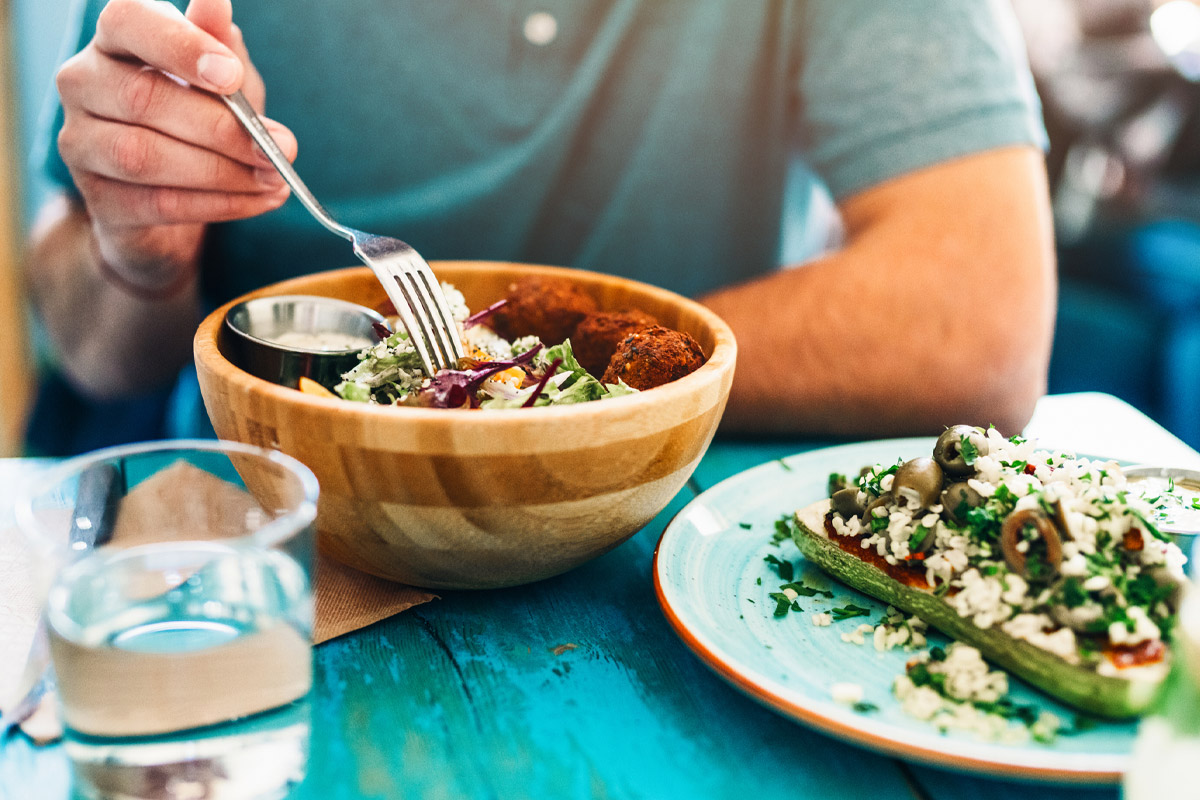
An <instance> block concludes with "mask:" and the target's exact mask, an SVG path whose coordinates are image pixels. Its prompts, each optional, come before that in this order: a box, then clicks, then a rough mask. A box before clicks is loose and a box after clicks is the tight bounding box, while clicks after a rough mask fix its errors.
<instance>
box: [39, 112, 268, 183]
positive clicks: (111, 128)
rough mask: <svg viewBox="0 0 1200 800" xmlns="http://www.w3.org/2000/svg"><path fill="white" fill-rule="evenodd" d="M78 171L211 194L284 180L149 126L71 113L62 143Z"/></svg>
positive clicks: (261, 169)
mask: <svg viewBox="0 0 1200 800" xmlns="http://www.w3.org/2000/svg"><path fill="white" fill-rule="evenodd" d="M58 146H59V151H60V152H61V153H62V156H63V160H64V161H65V162H66V163H67V164H69V165H70V166H71V167H72V168H74V169H76V170H82V171H84V172H92V173H96V174H98V175H102V176H104V177H106V178H112V179H114V180H119V181H124V182H127V183H137V184H142V185H146V186H165V187H173V188H177V189H203V190H207V191H227V192H255V191H274V190H275V189H277V188H278V187H279V184H280V182H281V181H282V179H281V178H280V177H279V175H278V174H277V173H276V172H275V170H274V169H273V168H271V167H269V166H265V165H264V166H263V167H261V168H255V167H249V166H247V165H245V164H242V163H239V162H237V161H234V160H232V159H230V158H226V157H225V156H223V155H219V154H217V153H214V152H213V151H211V150H205V149H204V148H201V147H196V146H195V145H192V144H188V143H186V142H181V141H179V140H178V139H174V138H172V137H170V136H166V135H165V134H162V133H159V132H158V131H155V130H152V129H150V128H143V127H140V126H137V125H125V124H122V123H118V122H112V121H111V120H106V119H100V118H98V117H90V116H88V115H72V117H71V118H70V120H69V121H68V122H66V123H65V124H64V125H63V129H62V132H61V133H60V135H59V139H58Z"/></svg>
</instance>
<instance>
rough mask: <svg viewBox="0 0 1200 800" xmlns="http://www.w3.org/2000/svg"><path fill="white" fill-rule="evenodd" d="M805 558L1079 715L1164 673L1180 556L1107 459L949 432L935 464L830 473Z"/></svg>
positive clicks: (1149, 694)
mask: <svg viewBox="0 0 1200 800" xmlns="http://www.w3.org/2000/svg"><path fill="white" fill-rule="evenodd" d="M830 493H831V497H830V499H828V500H822V501H820V502H818V503H814V504H813V505H811V506H808V507H807V508H804V509H801V510H800V511H798V512H796V516H795V520H796V523H797V525H796V526H795V529H794V539H795V541H796V544H797V546H798V547H799V548H800V551H801V552H802V553H803V554H804V556H805V558H807V559H808V560H810V561H812V562H813V563H815V564H816V565H818V566H819V567H821V568H822V569H824V570H825V571H826V572H828V573H830V574H831V575H833V576H834V577H836V578H838V579H839V580H841V581H843V582H845V583H847V584H849V585H850V586H852V587H854V588H856V589H858V590H859V591H862V592H865V593H867V594H869V595H872V596H873V597H876V598H878V599H879V600H882V601H884V602H887V603H890V604H892V605H893V606H895V607H896V608H899V609H902V610H904V611H906V612H908V613H910V614H915V615H917V616H918V617H920V618H921V619H922V620H924V621H925V622H927V623H928V624H930V625H932V626H934V627H936V628H938V629H939V630H941V631H942V632H943V633H945V634H946V635H948V636H950V637H952V638H954V639H957V640H959V641H962V642H964V643H966V644H969V645H971V646H973V647H976V648H978V649H979V650H980V652H982V653H983V655H984V656H985V657H986V658H987V659H989V660H991V661H992V662H993V663H994V664H996V665H998V666H1000V667H1003V668H1004V669H1007V670H1008V671H1010V672H1011V673H1013V674H1015V675H1017V676H1019V677H1021V678H1023V679H1024V680H1026V681H1028V682H1029V683H1031V684H1033V685H1035V686H1037V687H1039V688H1041V689H1042V690H1044V691H1045V692H1047V693H1048V694H1050V695H1052V696H1054V697H1055V698H1057V699H1059V700H1061V701H1063V702H1065V703H1068V704H1070V705H1072V706H1075V707H1076V708H1079V709H1081V710H1084V711H1087V712H1089V713H1092V714H1096V715H1099V716H1102V717H1108V718H1112V719H1121V718H1128V717H1134V716H1137V715H1139V714H1141V713H1142V712H1144V711H1146V710H1147V708H1148V707H1149V706H1150V705H1151V703H1152V702H1153V701H1154V699H1155V697H1156V695H1157V693H1158V689H1159V687H1160V686H1161V685H1162V684H1163V681H1164V679H1165V678H1166V675H1167V672H1168V669H1169V660H1170V649H1169V643H1170V638H1171V630H1172V627H1173V625H1174V623H1175V615H1176V610H1177V609H1178V607H1179V601H1180V594H1181V592H1182V591H1183V589H1184V587H1185V585H1186V581H1185V578H1184V575H1183V564H1184V562H1185V558H1184V556H1183V554H1182V553H1181V552H1180V550H1179V548H1178V547H1177V546H1176V545H1175V544H1174V543H1173V542H1171V541H1169V538H1168V537H1166V536H1164V535H1163V534H1162V533H1161V532H1160V531H1159V530H1158V528H1157V526H1156V525H1155V519H1156V518H1157V517H1158V516H1159V514H1160V512H1161V509H1162V507H1163V506H1164V505H1166V502H1167V498H1165V497H1161V496H1159V497H1146V496H1144V495H1142V494H1141V493H1139V491H1137V489H1136V488H1135V486H1134V485H1133V484H1129V483H1127V482H1126V480H1125V478H1124V476H1123V474H1122V473H1121V470H1120V467H1119V466H1118V465H1117V464H1116V463H1115V462H1102V461H1093V460H1089V459H1084V458H1075V457H1074V456H1073V455H1071V454H1068V453H1063V452H1050V451H1046V450H1038V449H1036V447H1035V445H1034V444H1033V443H1032V442H1029V441H1026V440H1024V439H1022V438H1020V437H1012V438H1004V437H1003V436H1001V435H1000V434H999V433H998V432H997V431H996V430H995V429H990V430H988V431H983V430H980V429H978V428H972V427H968V426H963V425H958V426H955V427H953V428H950V429H949V430H947V431H946V432H945V433H944V434H943V435H942V436H941V437H940V438H939V439H938V441H937V445H936V446H935V448H934V452H933V457H932V458H929V457H918V458H914V459H912V460H910V461H905V462H898V463H896V464H893V465H888V466H885V465H874V466H870V467H864V468H863V470H862V472H861V473H860V474H859V476H858V478H857V479H856V480H847V479H846V478H845V477H844V476H841V475H831V476H830Z"/></svg>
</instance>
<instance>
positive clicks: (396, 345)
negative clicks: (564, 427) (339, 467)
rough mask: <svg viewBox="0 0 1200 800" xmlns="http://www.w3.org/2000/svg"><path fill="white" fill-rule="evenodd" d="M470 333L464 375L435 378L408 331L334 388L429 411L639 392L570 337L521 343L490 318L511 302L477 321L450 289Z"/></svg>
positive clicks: (456, 313) (366, 352)
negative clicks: (587, 361) (598, 367)
mask: <svg viewBox="0 0 1200 800" xmlns="http://www.w3.org/2000/svg"><path fill="white" fill-rule="evenodd" d="M442 290H443V291H444V292H445V295H446V301H447V303H448V304H449V305H450V310H451V313H452V315H453V317H454V319H455V321H456V322H458V324H459V327H460V330H461V331H462V337H463V344H464V349H465V350H466V351H467V353H468V356H467V358H465V359H463V361H462V363H460V364H459V369H446V370H439V371H438V372H437V373H436V374H435V375H428V374H426V372H425V371H424V369H423V368H422V366H421V359H420V356H419V355H418V354H417V351H416V348H415V347H414V345H413V343H412V341H411V340H410V339H409V336H408V333H407V332H405V331H403V330H398V331H395V332H393V331H391V330H387V329H383V330H379V331H377V333H379V334H380V335H381V340H380V341H379V342H377V343H376V344H373V345H371V346H369V347H366V348H364V349H363V350H362V351H361V352H359V354H358V358H359V363H358V365H357V366H355V367H354V368H353V369H351V370H350V371H348V372H346V373H345V374H344V375H343V376H342V381H341V382H340V383H338V384H337V385H336V386H334V387H333V391H334V393H336V394H337V395H338V396H339V397H341V398H343V399H345V400H351V401H355V402H360V403H374V404H379V405H407V406H421V407H426V408H501V409H504V408H529V407H535V406H549V405H567V404H572V403H583V402H590V401H593V400H604V399H607V398H611V397H620V396H622V395H627V394H632V393H634V392H636V391H637V390H636V389H634V388H632V387H630V386H628V385H627V384H626V383H625V382H624V381H622V380H620V379H618V380H616V381H615V382H612V383H602V382H601V381H600V380H599V379H597V378H596V377H595V376H594V375H592V374H591V373H590V372H588V371H587V370H586V369H584V368H583V366H581V365H580V363H579V361H578V359H577V358H576V357H575V354H574V351H573V349H572V346H571V341H570V339H569V338H568V339H565V340H563V341H561V342H549V343H547V342H543V341H542V340H541V339H540V338H539V337H538V336H537V335H525V336H520V337H518V338H514V339H513V340H511V341H510V340H509V339H506V338H504V337H502V336H500V335H499V334H498V333H496V332H495V331H494V330H493V329H492V328H491V327H490V326H489V324H488V323H489V320H490V318H491V317H493V316H494V315H495V314H496V313H497V312H499V311H500V310H501V309H502V308H503V307H504V305H506V303H507V301H504V300H502V301H500V302H499V303H496V304H493V305H492V306H489V307H488V308H487V309H484V310H483V311H481V312H479V313H478V314H475V315H471V314H470V312H469V310H468V308H467V305H466V301H465V300H464V298H463V295H462V292H460V291H458V290H457V289H456V288H455V287H453V286H451V285H449V284H445V283H443V284H442Z"/></svg>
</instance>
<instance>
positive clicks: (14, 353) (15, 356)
mask: <svg viewBox="0 0 1200 800" xmlns="http://www.w3.org/2000/svg"><path fill="white" fill-rule="evenodd" d="M10 23H11V19H10V16H9V4H8V0H0V35H2V36H3V39H0V456H12V455H17V454H18V453H19V452H20V450H21V440H22V435H23V432H24V427H25V416H26V413H27V410H28V405H29V397H30V389H31V386H32V378H31V374H30V372H31V367H30V363H31V362H30V357H29V350H28V338H27V336H26V317H25V308H24V302H23V301H22V297H21V289H20V285H21V284H20V280H19V277H18V269H17V265H18V259H19V257H20V252H21V244H20V242H21V228H20V224H19V222H18V218H19V217H18V207H17V204H16V199H17V198H18V197H20V185H19V180H18V175H19V174H20V171H19V169H18V167H19V166H20V160H21V159H20V158H19V157H18V156H17V153H18V152H19V148H18V147H17V144H16V131H15V128H14V126H13V120H14V119H15V108H16V100H15V98H14V91H13V87H14V85H15V65H14V64H13V63H12V61H11V60H10V53H11V52H12V47H10V46H9V45H10V42H11V38H10V36H11V33H10V32H11V30H12V26H11V24H10Z"/></svg>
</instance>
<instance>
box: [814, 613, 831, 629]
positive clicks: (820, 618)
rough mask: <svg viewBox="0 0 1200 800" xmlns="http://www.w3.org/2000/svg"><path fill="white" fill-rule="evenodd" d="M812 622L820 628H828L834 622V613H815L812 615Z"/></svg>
mask: <svg viewBox="0 0 1200 800" xmlns="http://www.w3.org/2000/svg"><path fill="white" fill-rule="evenodd" d="M812 624H813V625H816V626H817V627H818V628H828V627H829V626H830V625H832V624H833V615H832V614H813V615H812Z"/></svg>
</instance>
